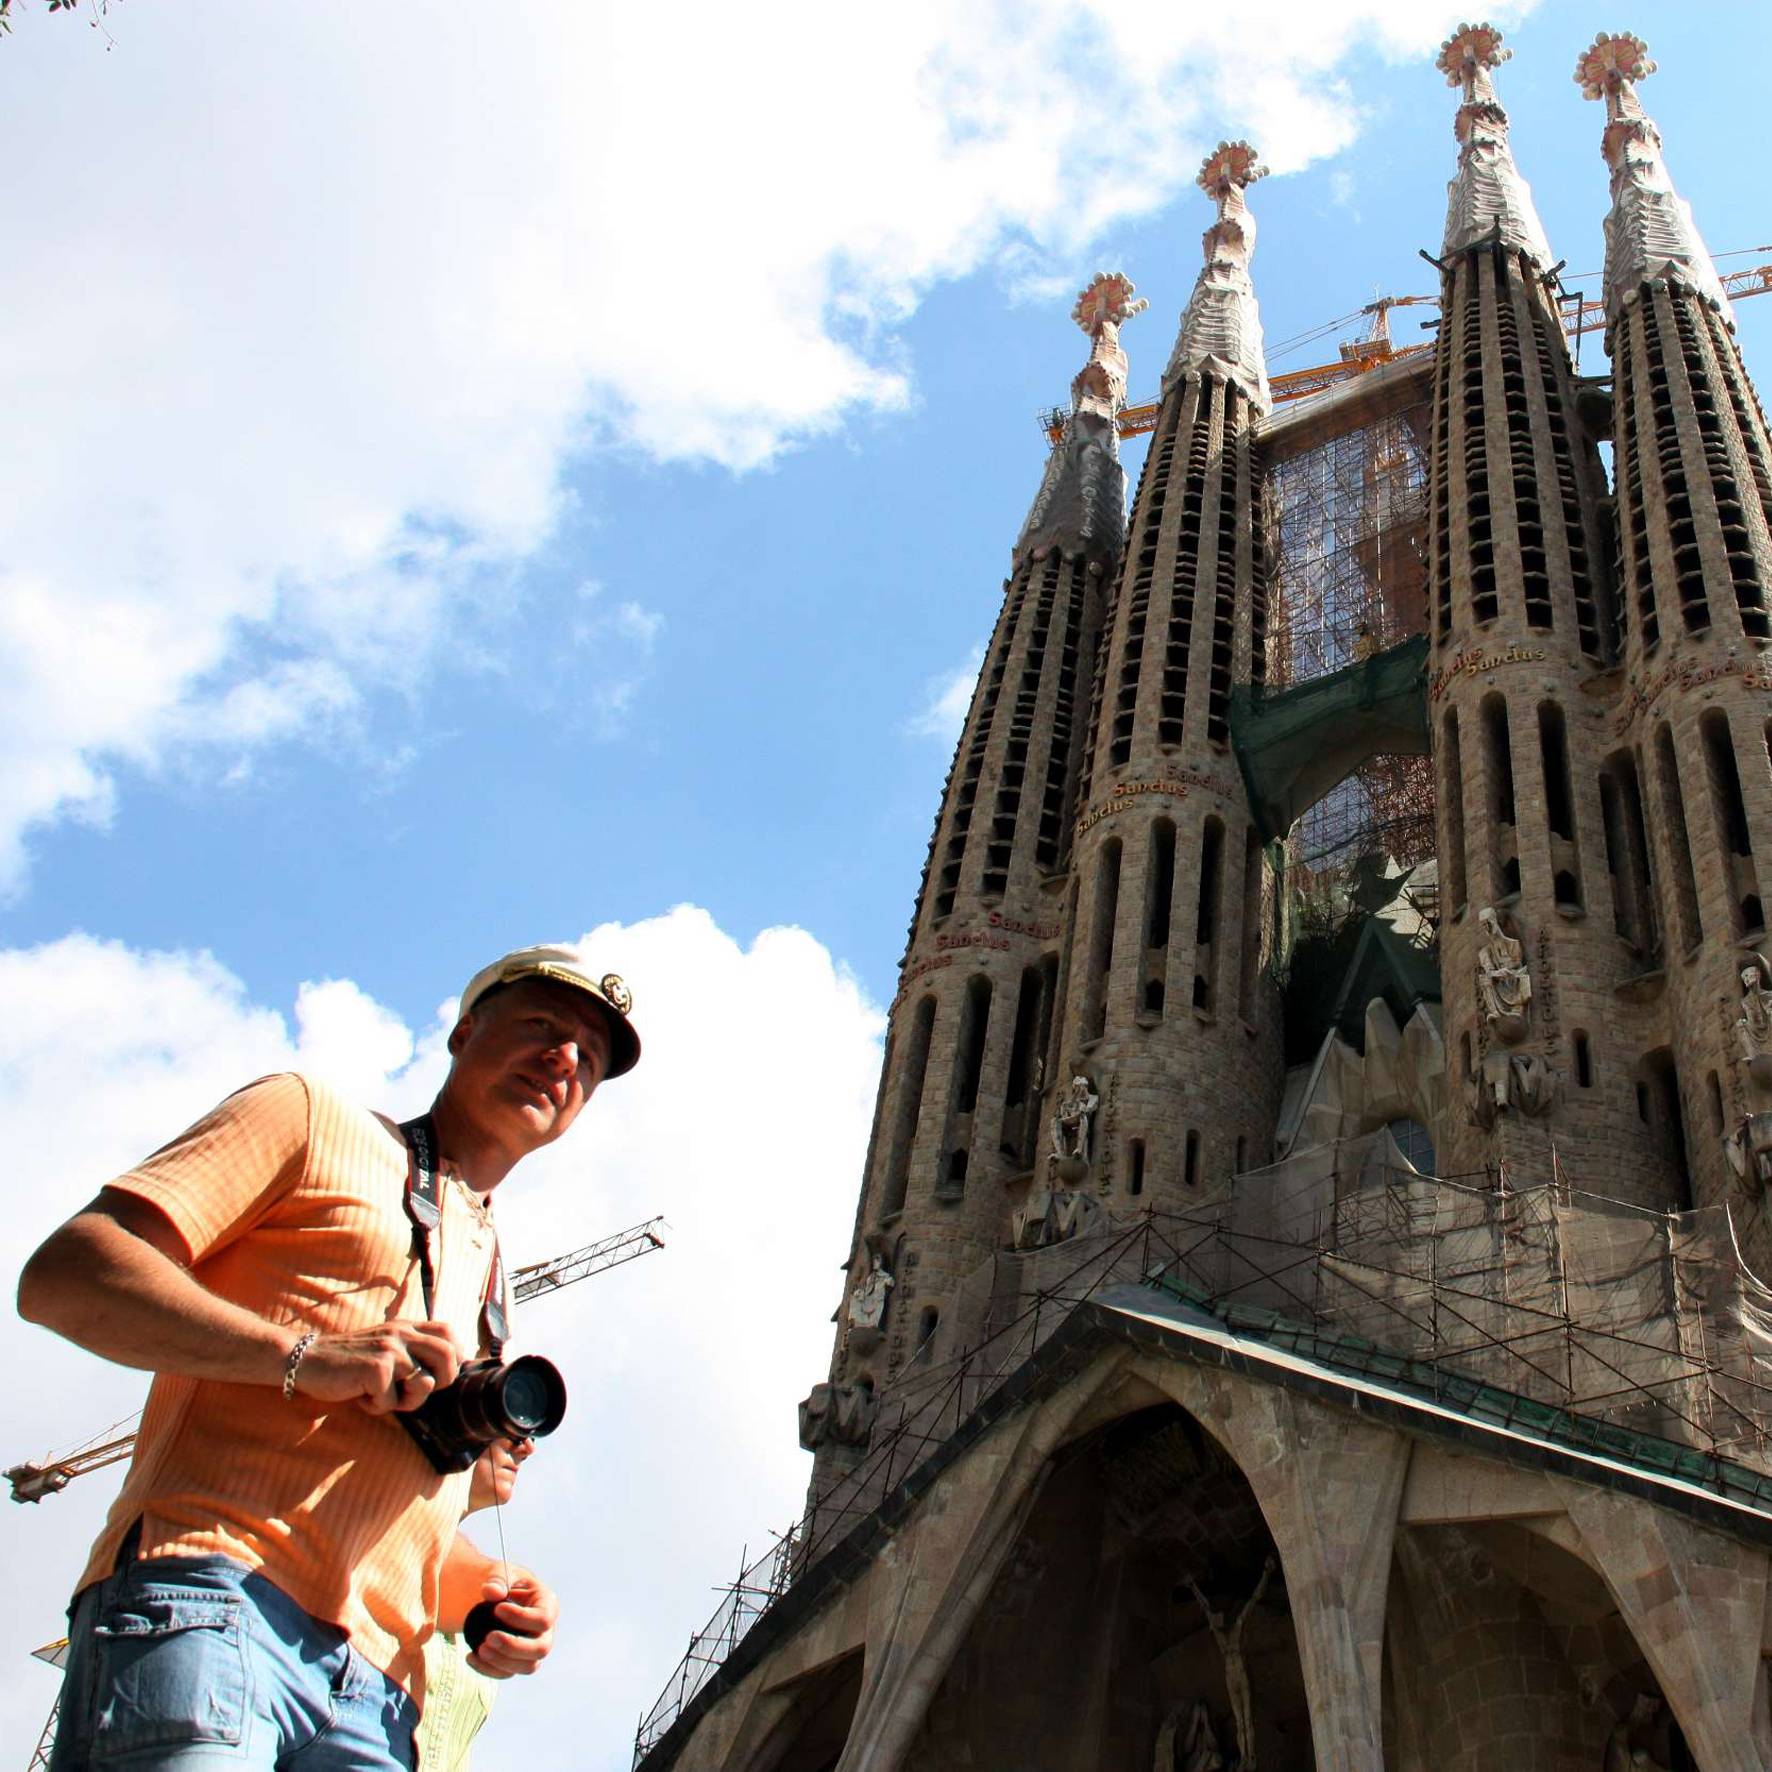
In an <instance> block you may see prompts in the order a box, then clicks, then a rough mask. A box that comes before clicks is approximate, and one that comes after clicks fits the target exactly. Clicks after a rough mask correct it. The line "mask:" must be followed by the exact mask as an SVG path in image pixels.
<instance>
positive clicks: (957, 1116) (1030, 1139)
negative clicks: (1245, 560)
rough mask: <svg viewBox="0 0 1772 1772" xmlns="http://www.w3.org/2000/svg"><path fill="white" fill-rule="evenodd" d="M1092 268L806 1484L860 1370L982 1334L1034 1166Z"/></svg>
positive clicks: (1046, 1029)
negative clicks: (1008, 1185)
mask: <svg viewBox="0 0 1772 1772" xmlns="http://www.w3.org/2000/svg"><path fill="white" fill-rule="evenodd" d="M1145 306H1146V304H1145V303H1144V302H1143V301H1140V300H1136V299H1134V294H1133V287H1132V285H1131V283H1130V282H1128V281H1127V279H1126V278H1124V277H1122V276H1119V275H1117V274H1110V273H1103V274H1101V275H1098V276H1097V277H1096V278H1095V279H1094V280H1093V281H1092V282H1091V283H1090V284H1089V286H1088V288H1087V289H1085V290H1084V291H1083V292H1082V293H1081V295H1080V296H1079V297H1078V299H1077V304H1076V307H1075V309H1074V311H1073V318H1074V319H1075V320H1076V322H1077V324H1078V325H1079V326H1080V327H1081V328H1082V329H1083V331H1084V332H1085V333H1087V334H1088V336H1089V339H1090V341H1091V350H1090V356H1089V361H1088V363H1087V364H1085V365H1084V367H1083V369H1082V371H1081V372H1080V373H1079V374H1078V376H1077V377H1076V379H1075V381H1074V382H1073V383H1072V384H1071V396H1072V397H1071V412H1070V415H1069V418H1068V419H1067V420H1066V423H1065V427H1064V432H1063V435H1062V438H1061V440H1060V441H1059V443H1058V444H1057V446H1056V447H1055V448H1054V450H1053V452H1052V455H1051V457H1050V458H1049V460H1048V462H1047V466H1046V471H1045V476H1044V478H1043V480H1042V482H1041V485H1040V490H1039V493H1038V495H1037V496H1036V498H1035V500H1034V504H1033V507H1032V509H1031V510H1030V511H1029V513H1028V517H1027V521H1026V523H1025V524H1024V525H1023V528H1022V532H1021V535H1020V538H1019V539H1018V540H1017V542H1016V544H1015V548H1014V552H1013V556H1012V568H1013V569H1012V571H1011V574H1010V576H1009V578H1008V579H1007V580H1005V581H1004V587H1003V590H1004V595H1003V605H1002V611H1001V613H1000V614H999V616H998V618H997V625H996V628H995V631H994V632H993V633H992V635H991V640H990V645H989V647H988V649H987V651H986V653H985V658H984V664H983V667H982V668H981V670H980V672H979V678H978V687H977V688H976V690H975V691H974V692H973V697H972V706H971V709H970V711H969V712H968V714H967V717H966V724H965V727H964V729H963V731H962V733H961V736H960V742H959V746H958V749H957V750H956V752H955V755H954V762H953V767H952V769H951V771H950V773H949V776H948V782H947V787H946V790H945V791H944V793H943V796H942V803H941V809H940V812H939V813H938V815H937V817H936V823H935V832H934V836H933V838H932V839H931V843H930V851H929V859H928V863H927V865H926V866H925V869H924V875H923V883H922V888H921V891H920V892H919V895H918V899H917V909H916V915H915V917H914V919H913V921H912V924H911V930H910V941H909V945H908V947H907V949H906V952H905V958H904V961H903V964H902V968H901V971H900V975H899V976H900V983H899V989H898V994H897V996H896V997H895V998H894V1000H893V1003H892V1006H891V1013H890V1020H889V1023H888V1032H887V1040H886V1058H885V1064H884V1068H883V1071H882V1078H881V1086H880V1095H879V1101H878V1105H877V1108H876V1112H875V1121H874V1129H873V1135H872V1138H871V1141H870V1145H869V1150H868V1157H867V1167H866V1175H865V1180H864V1184H863V1191H862V1199H861V1204H860V1209H859V1213H858V1217H857V1222H856V1231H855V1241H854V1247H853V1249H852V1250H851V1254H850V1259H849V1262H848V1267H847V1271H848V1274H849V1281H848V1285H847V1289H846V1295H845V1299H844V1302H843V1304H842V1305H841V1307H840V1308H839V1310H838V1313H837V1323H838V1329H837V1345H836V1351H835V1354H834V1357H833V1364H832V1374H831V1383H830V1385H829V1386H820V1387H818V1388H817V1389H815V1391H814V1392H813V1394H812V1396H811V1397H809V1398H808V1399H807V1402H806V1403H805V1404H804V1405H802V1413H801V1430H802V1440H803V1441H804V1442H805V1443H807V1444H808V1445H810V1446H812V1447H814V1448H816V1449H817V1451H818V1454H819V1469H818V1472H817V1473H816V1474H815V1477H814V1488H815V1490H816V1489H817V1488H818V1487H819V1484H820V1481H821V1478H822V1477H823V1476H824V1475H826V1474H828V1472H829V1471H830V1470H833V1469H835V1470H841V1468H843V1466H844V1465H845V1464H846V1463H847V1462H849V1461H850V1460H852V1458H853V1457H854V1455H855V1449H856V1448H857V1447H858V1446H859V1445H861V1444H865V1442H866V1439H867V1436H868V1430H869V1427H870V1424H871V1419H872V1398H873V1393H874V1391H875V1390H876V1389H877V1388H878V1386H880V1385H881V1384H884V1383H885V1382H887V1381H888V1380H890V1379H891V1378H893V1377H895V1376H896V1375H897V1374H898V1373H899V1372H900V1370H901V1369H902V1368H903V1367H904V1365H905V1363H906V1362H907V1361H912V1360H923V1361H925V1362H928V1361H932V1360H933V1359H934V1358H936V1357H937V1355H938V1354H939V1352H940V1351H941V1349H943V1348H944V1347H951V1346H953V1345H955V1344H956V1343H963V1342H964V1341H965V1340H967V1339H970V1338H971V1337H972V1336H974V1335H976V1333H977V1329H978V1325H977V1324H976V1323H970V1324H968V1323H958V1322H956V1321H955V1320H954V1312H955V1306H956V1294H957V1292H958V1289H959V1286H960V1282H961V1281H962V1280H964V1279H965V1277H966V1276H967V1275H968V1274H969V1273H971V1272H972V1271H973V1270H974V1269H976V1268H977V1267H978V1265H979V1264H980V1263H981V1262H984V1261H986V1260H988V1258H989V1257H990V1256H991V1255H992V1254H993V1253H994V1252H995V1251H996V1250H997V1249H998V1248H1000V1247H1001V1246H1002V1242H1003V1237H1004V1220H1005V1212H1004V1183H1005V1181H1006V1180H1009V1179H1011V1178H1013V1177H1015V1176H1017V1175H1020V1174H1023V1173H1026V1172H1030V1171H1032V1170H1033V1169H1034V1168H1035V1167H1036V1161H1037V1146H1038V1144H1039V1127H1040V1123H1041V1107H1040V1104H1041V1098H1042V1092H1043V1090H1044V1088H1045V1086H1046V1084H1047V1081H1048V1078H1047V1072H1048V1070H1049V1068H1050V1060H1049V1056H1048V1055H1049V1051H1050V1049H1051V1048H1052V1046H1053V1044H1054V1040H1053V1035H1054V1029H1055V1025H1056V1005H1057V1000H1058V973H1059V955H1060V950H1061V945H1062V937H1063V934H1064V930H1065V924H1064V921H1063V910H1064V898H1063V880H1064V870H1065V867H1066V863H1067V860H1068V856H1069V849H1070V834H1069V833H1070V826H1071V823H1072V821H1073V819H1074V817H1075V812H1076V800H1077V776H1078V771H1079V767H1080V765H1081V762H1082V759H1083V754H1084V730H1083V713H1084V707H1085V704H1086V701H1087V696H1088V688H1089V680H1090V672H1091V668H1092V664H1093V660H1094V657H1095V652H1096V647H1097V642H1098V638H1099V634H1100V630H1101V621H1102V606H1103V603H1104V600H1105V586H1106V585H1107V584H1108V583H1109V582H1111V577H1110V575H1111V574H1112V572H1113V570H1114V568H1115V566H1116V565H1117V563H1118V561H1119V558H1120V552H1121V548H1122V546H1123V545H1124V539H1125V502H1126V479H1125V472H1124V470H1123V469H1122V468H1121V466H1120V459H1119V436H1118V431H1117V429H1116V424H1115V421H1116V419H1117V417H1118V414H1119V412H1120V410H1121V408H1122V407H1123V406H1124V405H1125V401H1126V355H1125V353H1124V351H1122V350H1121V348H1120V342H1119V334H1120V327H1121V325H1122V324H1123V323H1124V322H1125V321H1126V320H1128V319H1129V318H1131V317H1132V316H1133V315H1135V314H1138V313H1140V312H1142V311H1143V309H1144V307H1145Z"/></svg>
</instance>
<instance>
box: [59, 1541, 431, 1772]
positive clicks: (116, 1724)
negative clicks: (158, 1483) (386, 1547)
mask: <svg viewBox="0 0 1772 1772" xmlns="http://www.w3.org/2000/svg"><path fill="white" fill-rule="evenodd" d="M68 1644H69V1649H68V1666H67V1672H66V1675H65V1678H64V1683H63V1686H62V1709H61V1720H60V1722H59V1724H58V1725H57V1729H56V1738H55V1749H54V1752H53V1753H52V1754H51V1756H50V1761H49V1766H50V1772H84V1769H85V1768H88V1767H93V1768H98V1767H108V1766H114V1767H116V1768H118V1772H149V1768H156V1769H157V1768H161V1767H171V1768H185V1767H190V1768H207V1767H221V1766H251V1767H258V1768H262V1769H263V1772H273V1769H275V1772H298V1769H299V1772H390V1769H397V1772H410V1769H411V1767H412V1765H413V1747H412V1732H413V1730H414V1729H415V1728H416V1727H417V1725H418V1707H417V1706H416V1705H415V1704H414V1703H413V1702H412V1700H411V1698H410V1697H408V1695H407V1694H406V1693H405V1692H404V1691H403V1690H402V1689H401V1688H400V1687H399V1686H396V1685H395V1684H394V1682H393V1681H392V1680H390V1679H389V1678H388V1677H387V1675H386V1674H384V1673H383V1672H381V1670H380V1669H379V1668H374V1667H371V1666H370V1665H369V1663H368V1662H366V1661H365V1660H364V1659H363V1657H362V1656H361V1655H359V1654H358V1653H357V1652H356V1650H354V1649H353V1648H352V1647H351V1645H350V1643H349V1642H348V1641H347V1640H346V1638H345V1635H344V1633H343V1632H342V1631H341V1630H339V1629H338V1628H337V1626H335V1625H330V1624H322V1623H321V1622H320V1621H319V1620H318V1619H317V1618H314V1617H313V1616H312V1615H311V1614H309V1613H307V1612H304V1611H303V1610H302V1609H301V1607H299V1606H298V1605H296V1603H295V1602H294V1601H293V1600H292V1599H290V1597H289V1596H288V1595H287V1594H286V1593H284V1592H283V1591H282V1590H281V1589H280V1588H278V1587H275V1586H273V1585H272V1584H271V1583H270V1582H268V1581H266V1580H265V1578H264V1577H263V1576H262V1575H255V1574H253V1573H252V1571H251V1570H249V1569H247V1568H245V1567H244V1566H243V1565H242V1564H239V1563H236V1562H235V1561H234V1560H233V1559H232V1558H230V1557H162V1558H156V1559H155V1560H153V1561H152V1562H147V1563H142V1562H136V1561H133V1560H131V1559H130V1558H129V1557H128V1554H127V1553H125V1558H124V1561H123V1562H122V1565H121V1566H120V1567H119V1568H118V1570H117V1572H116V1573H115V1574H113V1575H110V1576H107V1577H106V1578H105V1579H104V1580H103V1581H95V1582H94V1583H93V1584H92V1585H91V1586H90V1587H88V1588H86V1589H84V1590H83V1591H82V1592H81V1593H80V1594H79V1595H78V1597H77V1598H76V1599H75V1601H74V1606H73V1610H72V1613H71V1616H70V1621H69V1625H68Z"/></svg>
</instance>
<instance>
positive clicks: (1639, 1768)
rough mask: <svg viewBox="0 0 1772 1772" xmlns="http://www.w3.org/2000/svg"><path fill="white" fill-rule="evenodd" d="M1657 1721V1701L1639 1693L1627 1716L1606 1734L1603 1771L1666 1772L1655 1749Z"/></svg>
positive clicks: (1657, 1745)
mask: <svg viewBox="0 0 1772 1772" xmlns="http://www.w3.org/2000/svg"><path fill="white" fill-rule="evenodd" d="M1660 1720H1661V1700H1660V1699H1659V1698H1656V1697H1654V1696H1652V1695H1651V1694H1650V1693H1647V1692H1639V1693H1638V1694H1637V1696H1636V1702H1635V1703H1634V1704H1633V1705H1632V1706H1631V1713H1630V1715H1629V1716H1628V1717H1626V1718H1625V1720H1624V1721H1623V1722H1622V1723H1620V1724H1619V1725H1618V1727H1617V1728H1615V1729H1614V1730H1613V1731H1612V1733H1611V1734H1610V1735H1608V1736H1607V1737H1606V1762H1605V1766H1604V1769H1603V1772H1668V1768H1667V1764H1666V1762H1665V1761H1663V1760H1662V1759H1660V1758H1659V1757H1658V1751H1657V1750H1658V1749H1660V1748H1661V1747H1662V1745H1663V1743H1662V1740H1661V1736H1662V1734H1663V1731H1662V1730H1661V1728H1660V1727H1659V1724H1660Z"/></svg>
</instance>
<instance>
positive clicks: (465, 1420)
mask: <svg viewBox="0 0 1772 1772" xmlns="http://www.w3.org/2000/svg"><path fill="white" fill-rule="evenodd" d="M394 1419H395V1420H396V1421H397V1422H399V1424H400V1425H401V1426H402V1427H403V1428H405V1430H406V1431H407V1432H408V1433H409V1434H411V1436H412V1437H413V1439H414V1440H415V1441H417V1443H418V1449H419V1450H420V1451H421V1452H422V1453H423V1454H424V1455H425V1457H426V1458H428V1459H429V1460H430V1461H431V1464H432V1467H433V1468H434V1469H436V1470H439V1471H441V1472H443V1474H444V1475H445V1476H449V1475H452V1474H453V1473H454V1472H456V1471H465V1470H467V1469H468V1468H469V1467H470V1466H471V1465H472V1464H473V1463H474V1461H475V1459H477V1458H478V1457H479V1456H480V1454H481V1453H482V1452H484V1451H485V1450H486V1448H487V1447H488V1446H490V1445H491V1444H492V1442H493V1441H494V1440H539V1439H540V1438H541V1437H542V1435H543V1434H551V1433H552V1432H553V1431H554V1429H555V1428H557V1427H558V1426H559V1425H560V1423H561V1422H562V1421H564V1420H565V1419H566V1380H565V1379H563V1378H562V1377H561V1376H560V1371H559V1368H558V1367H557V1366H555V1365H554V1364H553V1362H552V1361H551V1360H544V1359H542V1358H541V1357H540V1356H539V1355H537V1354H525V1355H523V1357H522V1358H521V1359H517V1360H512V1361H511V1362H510V1364H509V1365H507V1364H505V1362H504V1361H502V1360H471V1361H469V1362H468V1364H467V1365H465V1366H464V1367H462V1369H461V1371H460V1372H458V1373H457V1374H456V1378H455V1383H454V1384H451V1385H447V1386H445V1388H444V1389H442V1390H440V1391H433V1392H432V1393H431V1394H430V1396H428V1397H427V1398H425V1400H424V1402H423V1403H421V1404H420V1405H419V1406H418V1408H416V1409H408V1410H405V1411H403V1412H401V1413H400V1414H397V1415H396V1416H395V1417H394Z"/></svg>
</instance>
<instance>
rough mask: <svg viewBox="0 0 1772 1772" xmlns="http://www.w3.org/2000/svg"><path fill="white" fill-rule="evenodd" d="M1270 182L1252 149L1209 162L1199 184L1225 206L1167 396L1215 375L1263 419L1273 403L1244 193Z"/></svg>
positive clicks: (1167, 379)
mask: <svg viewBox="0 0 1772 1772" xmlns="http://www.w3.org/2000/svg"><path fill="white" fill-rule="evenodd" d="M1266 176H1267V168H1266V167H1265V166H1263V165H1262V164H1261V163H1260V161H1259V160H1258V159H1257V158H1256V154H1255V150H1254V149H1253V148H1252V147H1250V145H1249V144H1248V143H1247V142H1220V143H1219V144H1218V146H1217V147H1216V148H1214V149H1213V151H1212V152H1211V153H1210V154H1208V155H1207V156H1206V160H1205V163H1204V165H1202V166H1201V168H1200V176H1199V177H1198V178H1197V179H1196V180H1195V181H1194V182H1195V183H1196V184H1198V185H1199V187H1200V189H1201V190H1202V191H1204V192H1205V193H1206V195H1207V196H1208V197H1210V198H1211V199H1212V200H1213V202H1215V203H1216V204H1217V205H1218V219H1217V220H1216V221H1215V222H1213V224H1212V226H1211V227H1209V228H1208V229H1207V230H1206V233H1205V236H1204V238H1203V240H1202V245H1203V246H1204V248H1205V252H1206V268H1205V269H1204V270H1203V271H1201V273H1200V278H1199V281H1198V282H1197V283H1196V284H1195V285H1194V293H1193V295H1192V296H1191V297H1190V298H1189V300H1188V304H1187V309H1186V311H1185V312H1184V313H1183V314H1182V316H1181V335H1180V337H1178V338H1177V339H1176V341H1175V353H1174V355H1173V356H1172V357H1171V358H1170V359H1169V368H1168V370H1167V371H1166V372H1165V374H1164V376H1163V385H1164V387H1165V388H1167V387H1168V386H1169V384H1170V383H1171V382H1173V381H1174V380H1175V379H1176V377H1178V376H1182V375H1187V374H1189V373H1190V372H1192V371H1194V370H1201V369H1204V370H1208V371H1210V372H1211V373H1213V374H1214V375H1217V376H1219V377H1221V378H1222V379H1224V380H1225V381H1229V382H1234V383H1235V384H1236V385H1237V386H1238V387H1239V388H1241V389H1242V391H1243V393H1244V394H1246V395H1247V396H1248V398H1249V399H1250V401H1251V402H1252V403H1253V404H1254V405H1255V407H1256V408H1257V410H1258V411H1261V412H1263V413H1265V412H1267V411H1268V410H1269V408H1270V407H1271V406H1272V404H1273V402H1272V400H1271V398H1270V397H1269V394H1268V386H1267V366H1266V363H1265V360H1264V357H1263V352H1262V343H1261V311H1260V309H1259V308H1257V307H1256V305H1255V285H1254V284H1253V283H1252V282H1251V281H1250V279H1249V261H1250V259H1251V258H1252V257H1254V255H1255V217H1254V216H1253V215H1251V214H1250V213H1249V206H1248V204H1247V203H1246V202H1244V200H1243V193H1244V192H1245V191H1246V190H1247V189H1248V188H1249V187H1250V186H1251V185H1252V184H1254V183H1255V181H1256V180H1257V179H1258V178H1265V177H1266Z"/></svg>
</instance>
